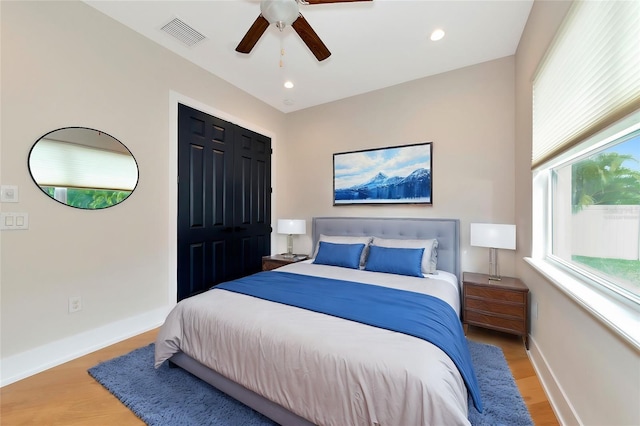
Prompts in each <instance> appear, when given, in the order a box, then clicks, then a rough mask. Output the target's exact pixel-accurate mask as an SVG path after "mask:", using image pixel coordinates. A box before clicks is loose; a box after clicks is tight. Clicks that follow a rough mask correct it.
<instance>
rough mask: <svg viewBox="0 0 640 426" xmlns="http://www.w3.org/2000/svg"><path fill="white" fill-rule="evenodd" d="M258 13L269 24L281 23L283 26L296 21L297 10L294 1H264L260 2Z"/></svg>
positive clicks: (296, 4)
mask: <svg viewBox="0 0 640 426" xmlns="http://www.w3.org/2000/svg"><path fill="white" fill-rule="evenodd" d="M260 12H261V13H262V16H263V17H264V19H266V20H267V21H269V23H270V24H275V23H278V22H282V23H283V24H285V25H291V24H293V21H295V20H296V19H298V15H299V8H298V2H297V1H295V0H266V1H262V2H260Z"/></svg>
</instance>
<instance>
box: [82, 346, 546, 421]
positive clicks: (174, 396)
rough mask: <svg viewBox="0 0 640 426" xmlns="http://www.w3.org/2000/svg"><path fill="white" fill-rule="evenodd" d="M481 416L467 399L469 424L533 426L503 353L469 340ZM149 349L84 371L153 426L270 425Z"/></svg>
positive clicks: (261, 416)
mask: <svg viewBox="0 0 640 426" xmlns="http://www.w3.org/2000/svg"><path fill="white" fill-rule="evenodd" d="M469 350H470V352H471V359H472V360H473V365H474V367H475V369H476V374H477V375H478V382H479V384H480V391H481V392H482V399H483V402H484V411H483V412H482V413H478V411H477V410H476V409H475V408H474V407H473V403H472V402H471V400H469V404H468V405H469V420H470V421H471V424H472V425H477V426H480V425H482V426H485V425H486V426H489V425H491V426H497V425H505V426H507V425H508V426H530V425H533V421H532V420H531V416H530V415H529V412H528V410H527V407H526V405H525V404H524V401H523V400H522V396H521V395H520V392H519V391H518V388H517V386H516V384H515V381H514V379H513V376H512V375H511V371H510V370H509V366H508V365H507V362H506V360H505V358H504V354H503V353H502V349H500V348H498V347H496V346H491V345H485V344H482V343H476V342H472V341H469ZM153 351H154V345H153V344H151V345H149V346H146V347H143V348H140V349H136V350H134V351H133V352H130V353H128V354H126V355H123V356H121V357H118V358H114V359H112V360H109V361H106V362H103V363H100V364H98V365H97V366H95V367H92V368H91V369H89V374H90V375H91V376H93V377H94V378H95V379H96V380H97V381H98V382H100V384H102V385H103V386H104V387H105V388H107V389H108V390H109V391H110V392H111V393H112V394H114V395H115V396H116V397H117V398H118V399H119V400H120V401H122V403H123V404H124V405H126V406H127V407H128V408H129V409H130V410H131V411H133V412H134V413H135V414H136V415H137V416H138V417H140V418H141V419H142V420H143V421H144V422H145V423H147V424H148V425H152V426H173V425H181V426H187V425H194V426H196V425H197V426H203V425H216V426H237V425H243V426H272V425H275V424H276V423H274V422H273V421H271V420H269V419H268V418H266V417H264V416H263V415H262V414H260V413H258V412H256V411H254V410H252V409H251V408H249V407H247V406H245V405H243V404H242V403H240V402H238V401H236V400H235V399H233V398H231V397H228V396H227V395H225V394H224V393H222V392H220V391H218V390H216V389H215V388H213V387H212V386H210V385H209V384H207V383H205V382H203V381H201V380H200V379H198V378H196V377H194V376H192V375H191V374H189V373H187V372H186V371H184V370H182V369H181V368H169V366H168V363H166V362H165V363H164V364H163V365H162V367H160V368H159V369H157V370H156V369H154V368H153Z"/></svg>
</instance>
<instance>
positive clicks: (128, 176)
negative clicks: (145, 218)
mask: <svg viewBox="0 0 640 426" xmlns="http://www.w3.org/2000/svg"><path fill="white" fill-rule="evenodd" d="M29 172H30V173H31V177H32V178H33V181H34V182H35V183H36V185H38V187H40V189H41V190H42V191H43V192H44V193H45V194H47V195H48V196H49V197H51V198H53V199H54V200H56V201H58V202H60V203H62V204H66V205H68V206H71V207H77V208H80V209H89V210H96V209H104V208H107V207H112V206H115V205H116V204H120V203H121V202H123V201H124V200H126V199H127V198H128V197H129V195H131V193H132V192H133V190H134V189H135V187H136V185H137V184H138V164H137V163H136V160H135V158H133V155H132V154H131V151H129V149H128V148H127V147H126V146H124V145H123V144H122V143H121V142H120V141H119V140H117V139H116V138H114V137H113V136H110V135H108V134H107V133H104V132H101V131H100V130H95V129H88V128H86V127H65V128H62V129H57V130H53V131H51V132H49V133H47V134H45V135H44V136H42V137H41V138H40V139H38V140H37V141H36V142H35V143H34V144H33V147H32V148H31V152H29Z"/></svg>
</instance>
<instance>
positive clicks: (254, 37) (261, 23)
mask: <svg viewBox="0 0 640 426" xmlns="http://www.w3.org/2000/svg"><path fill="white" fill-rule="evenodd" d="M355 1H371V0H262V1H261V2H260V15H258V18H257V19H256V20H255V22H254V23H253V25H251V28H249V31H247V33H246V34H245V35H244V37H243V38H242V40H241V41H240V44H238V47H236V52H240V53H249V52H251V49H253V47H254V46H255V45H256V43H257V42H258V40H260V37H262V34H264V32H265V31H266V30H267V27H268V26H269V25H270V24H275V25H276V27H277V28H278V29H279V30H280V31H282V30H283V29H284V27H286V26H287V25H291V27H292V28H293V29H294V30H295V32H296V33H298V35H299V36H300V38H301V39H302V41H303V42H304V44H306V45H307V47H309V50H311V53H313V54H314V56H315V57H316V58H317V59H318V61H324V60H325V59H327V58H328V57H329V56H331V52H329V49H327V46H325V44H324V43H323V42H322V40H320V37H318V34H316V32H315V31H314V30H313V28H311V25H309V22H307V20H306V19H304V17H303V16H302V14H301V13H300V11H299V5H301V4H302V5H309V4H323V3H347V2H355Z"/></svg>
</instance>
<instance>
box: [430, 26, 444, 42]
mask: <svg viewBox="0 0 640 426" xmlns="http://www.w3.org/2000/svg"><path fill="white" fill-rule="evenodd" d="M442 37H444V31H442V30H441V29H440V28H438V29H437V30H434V31H433V32H432V33H431V41H438V40H441V39H442Z"/></svg>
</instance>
